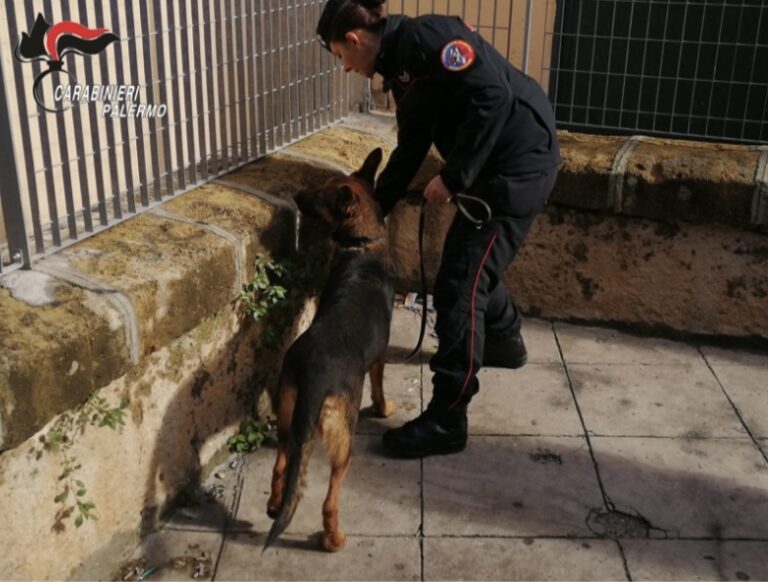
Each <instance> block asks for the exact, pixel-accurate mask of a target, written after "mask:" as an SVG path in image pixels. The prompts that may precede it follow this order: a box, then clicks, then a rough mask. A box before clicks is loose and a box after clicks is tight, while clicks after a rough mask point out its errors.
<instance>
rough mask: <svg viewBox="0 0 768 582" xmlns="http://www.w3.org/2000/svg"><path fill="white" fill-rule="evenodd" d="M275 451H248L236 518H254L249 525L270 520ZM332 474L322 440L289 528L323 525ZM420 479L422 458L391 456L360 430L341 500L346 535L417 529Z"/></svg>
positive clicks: (310, 530)
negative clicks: (387, 455)
mask: <svg viewBox="0 0 768 582" xmlns="http://www.w3.org/2000/svg"><path fill="white" fill-rule="evenodd" d="M275 457H276V451H275V450H268V449H261V450H259V451H257V452H256V453H254V454H252V455H250V456H249V457H248V463H247V465H246V467H245V469H244V471H245V473H244V481H245V483H244V486H243V493H242V496H241V499H240V506H239V509H238V512H237V521H236V523H240V524H243V523H250V524H252V526H251V527H249V528H246V529H245V531H250V532H255V533H264V532H266V531H268V530H269V528H270V527H271V525H272V521H271V520H270V519H269V518H268V517H267V513H266V508H267V500H268V499H269V494H270V487H271V481H272V467H273V465H274V462H275ZM329 475H330V469H329V466H328V462H327V460H326V456H325V454H324V451H323V447H322V445H321V444H320V443H318V444H317V446H316V447H315V452H314V454H313V455H312V458H311V460H310V462H309V466H308V468H307V477H306V482H307V485H306V487H305V488H304V496H303V497H302V499H301V502H300V503H299V506H298V508H297V509H296V514H295V515H294V517H293V520H292V521H291V524H290V525H289V526H288V530H287V532H286V533H290V534H302V535H305V536H306V535H311V534H315V533H317V532H320V531H322V507H323V501H324V500H325V496H326V494H327V492H328V478H329ZM420 480H421V467H420V462H419V461H418V460H414V461H401V460H396V459H388V458H386V457H385V456H384V451H383V448H382V445H381V437H379V436H378V435H357V437H356V439H355V444H354V448H353V452H352V464H351V466H350V469H349V473H348V474H347V478H346V479H345V481H344V485H343V488H342V490H341V498H340V501H339V523H340V524H341V529H342V531H343V532H344V533H346V534H347V535H388V536H392V535H414V534H415V533H416V532H417V531H418V529H419V525H420V522H421V517H420V511H421V491H420V487H419V483H420ZM233 529H236V530H237V531H243V529H241V528H239V527H238V528H233Z"/></svg>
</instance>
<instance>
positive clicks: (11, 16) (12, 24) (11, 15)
mask: <svg viewBox="0 0 768 582" xmlns="http://www.w3.org/2000/svg"><path fill="white" fill-rule="evenodd" d="M14 2H15V0H5V11H6V14H7V15H8V33H9V35H10V39H11V41H13V42H19V40H21V35H20V34H19V31H18V26H17V24H16V19H17V16H16V10H15V8H14ZM32 22H33V21H32ZM10 62H11V67H12V68H13V83H11V82H10V81H9V78H10V75H9V74H8V73H6V77H3V79H0V80H2V81H3V87H4V88H5V87H8V88H10V87H11V86H12V85H14V86H15V87H16V102H17V103H18V107H19V109H18V111H19V127H20V129H21V143H22V149H23V150H28V149H29V144H30V143H31V141H32V136H31V131H30V126H31V116H30V113H29V111H28V109H27V92H26V91H27V88H26V87H25V86H24V76H23V74H22V72H21V63H19V62H18V61H16V60H15V59H11V61H10ZM7 97H8V96H7V95H5V96H4V97H3V99H2V100H0V108H3V104H6V105H5V107H7V103H8V100H7ZM8 143H13V142H10V141H9V142H8ZM14 154H16V155H17V156H19V157H21V156H23V158H24V165H25V169H26V176H27V190H28V192H29V208H30V212H31V214H32V216H31V219H32V232H33V234H34V238H35V252H36V253H43V252H45V242H44V241H43V227H42V224H41V222H40V204H39V198H38V197H39V196H40V192H39V191H38V187H37V176H36V175H35V162H34V159H33V158H32V156H31V155H28V154H27V153H23V152H22V153H20V152H19V151H18V148H14ZM17 179H18V177H17ZM5 217H6V218H5V220H8V214H6V215H5ZM9 232H10V230H9V229H7V228H6V233H9ZM25 236H26V235H25ZM25 240H26V239H25ZM9 242H10V239H9ZM25 260H27V261H30V260H31V259H30V256H29V253H26V256H25ZM26 264H27V265H28V264H29V263H26Z"/></svg>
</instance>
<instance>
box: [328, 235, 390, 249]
mask: <svg viewBox="0 0 768 582" xmlns="http://www.w3.org/2000/svg"><path fill="white" fill-rule="evenodd" d="M333 242H335V243H336V244H337V245H338V246H339V248H342V249H344V250H359V251H363V250H365V249H367V248H368V247H369V246H370V245H375V244H378V243H383V242H384V237H383V236H380V237H378V238H367V237H364V236H363V237H359V238H345V239H335V238H334V239H333Z"/></svg>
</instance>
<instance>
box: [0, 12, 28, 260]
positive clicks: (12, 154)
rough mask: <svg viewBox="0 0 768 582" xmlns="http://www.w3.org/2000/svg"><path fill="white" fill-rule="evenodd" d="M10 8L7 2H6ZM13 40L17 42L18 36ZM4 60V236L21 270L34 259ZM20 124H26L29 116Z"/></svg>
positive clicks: (0, 101) (0, 167) (0, 105)
mask: <svg viewBox="0 0 768 582" xmlns="http://www.w3.org/2000/svg"><path fill="white" fill-rule="evenodd" d="M6 4H7V2H6ZM11 39H13V40H15V39H16V35H12V36H11ZM6 81H7V79H6V76H5V71H4V70H3V63H2V59H0V142H2V143H6V144H9V145H10V146H11V148H10V149H11V151H9V152H5V154H4V155H2V156H0V181H2V184H3V197H2V200H0V202H2V210H3V212H2V214H3V222H4V223H5V233H6V236H7V237H8V251H9V254H10V258H11V261H12V262H14V263H15V262H17V261H18V262H21V265H22V267H24V268H27V269H28V268H29V267H30V266H31V265H32V258H31V257H30V254H29V241H28V240H27V228H26V224H25V222H24V205H23V203H22V201H21V187H20V185H19V175H18V172H17V167H18V166H17V159H16V157H17V152H18V150H19V148H18V147H17V146H14V145H13V143H14V142H13V133H12V131H11V115H10V111H9V110H8V102H9V101H8V96H7V95H6V94H5V89H6V87H10V86H11V83H10V82H6ZM21 123H22V124H25V123H26V116H24V117H22V119H21ZM2 270H3V257H2V256H0V272H2Z"/></svg>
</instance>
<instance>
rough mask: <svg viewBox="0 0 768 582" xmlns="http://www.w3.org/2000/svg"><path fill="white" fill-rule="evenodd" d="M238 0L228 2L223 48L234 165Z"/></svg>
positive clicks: (236, 137)
mask: <svg viewBox="0 0 768 582" xmlns="http://www.w3.org/2000/svg"><path fill="white" fill-rule="evenodd" d="M237 4H238V2H230V3H229V4H228V6H229V16H228V18H229V22H228V24H227V25H226V28H225V30H226V31H227V35H226V36H227V39H228V40H229V42H227V46H226V47H225V50H226V51H227V52H228V53H229V54H228V55H227V57H226V59H225V62H227V78H228V80H229V82H228V86H229V95H228V97H227V107H228V108H229V143H228V147H229V148H230V152H231V153H230V160H231V162H232V163H231V165H232V166H235V165H237V162H238V158H239V156H238V150H237V143H238V136H239V132H238V131H237V102H238V101H239V97H240V96H241V93H240V92H239V91H237V89H236V87H235V81H236V80H237V55H236V54H235V36H236V32H235V27H236V26H237V23H238V21H239V19H238V17H237V8H236V5H237Z"/></svg>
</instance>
